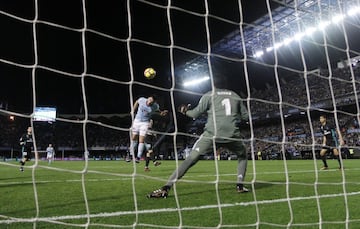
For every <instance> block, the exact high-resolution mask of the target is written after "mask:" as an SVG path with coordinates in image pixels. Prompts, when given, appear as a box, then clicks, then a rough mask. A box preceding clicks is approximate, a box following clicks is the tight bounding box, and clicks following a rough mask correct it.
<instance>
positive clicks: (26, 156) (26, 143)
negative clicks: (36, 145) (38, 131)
mask: <svg viewBox="0 0 360 229" xmlns="http://www.w3.org/2000/svg"><path fill="white" fill-rule="evenodd" d="M19 142H20V146H21V155H22V158H21V160H20V171H21V172H23V171H24V165H25V162H27V161H30V160H31V149H32V147H33V138H32V127H31V126H29V127H28V128H27V131H26V133H25V134H23V135H22V136H21V138H20V141H19Z"/></svg>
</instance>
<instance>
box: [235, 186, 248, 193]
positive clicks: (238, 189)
mask: <svg viewBox="0 0 360 229" xmlns="http://www.w3.org/2000/svg"><path fill="white" fill-rule="evenodd" d="M236 189H237V192H238V193H246V192H249V189H247V188H245V187H244V185H242V184H238V185H237V186H236Z"/></svg>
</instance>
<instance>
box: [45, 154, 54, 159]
mask: <svg viewBox="0 0 360 229" xmlns="http://www.w3.org/2000/svg"><path fill="white" fill-rule="evenodd" d="M53 157H54V155H53V154H52V153H48V154H47V155H46V159H51V158H53Z"/></svg>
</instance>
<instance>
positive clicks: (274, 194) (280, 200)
mask: <svg viewBox="0 0 360 229" xmlns="http://www.w3.org/2000/svg"><path fill="white" fill-rule="evenodd" d="M144 163H145V162H144V161H142V162H141V163H140V164H135V163H126V162H124V161H88V163H86V162H85V161H56V162H54V163H53V164H51V165H48V164H47V162H45V161H39V163H38V164H37V166H34V161H32V162H29V163H27V167H26V168H25V171H24V172H20V171H19V167H18V166H19V165H18V163H16V162H14V161H13V162H1V163H0V196H1V197H0V198H1V200H0V228H7V229H8V228H9V229H13V228H257V226H258V228H306V229H308V228H354V229H355V228H360V226H359V225H360V214H359V213H360V166H359V165H360V161H359V160H345V161H344V165H345V170H344V171H340V170H337V169H336V168H337V161H335V160H329V161H328V164H329V166H330V169H329V170H327V171H318V169H319V168H320V167H321V161H313V160H290V161H286V163H285V162H284V161H281V160H278V161H277V160H274V161H255V162H252V161H249V164H248V170H247V176H246V182H247V184H246V187H248V188H249V189H250V190H251V192H249V193H245V194H244V193H243V194H239V193H237V192H236V189H235V181H236V161H235V160H233V161H217V162H216V161H211V160H209V161H205V160H204V161H199V162H198V163H197V164H196V165H195V166H194V167H192V168H191V169H190V170H189V171H188V173H187V174H186V175H185V176H184V177H183V179H181V180H180V181H179V182H178V183H177V184H176V186H175V187H174V188H173V189H172V190H171V191H170V194H169V197H168V198H167V199H148V198H146V194H147V193H149V192H151V191H152V190H154V189H157V188H159V187H161V186H162V185H163V184H164V183H165V182H166V180H167V178H168V177H169V175H170V174H171V173H172V172H173V170H174V168H175V167H176V162H175V161H162V164H161V165H160V166H158V167H154V166H152V164H150V169H151V171H150V172H144ZM179 163H181V161H179ZM315 166H316V167H315Z"/></svg>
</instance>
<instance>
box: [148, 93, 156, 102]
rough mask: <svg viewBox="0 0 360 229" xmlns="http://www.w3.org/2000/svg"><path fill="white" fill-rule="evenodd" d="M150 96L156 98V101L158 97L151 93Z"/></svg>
mask: <svg viewBox="0 0 360 229" xmlns="http://www.w3.org/2000/svg"><path fill="white" fill-rule="evenodd" d="M149 97H152V98H153V99H154V101H156V99H157V96H156V95H155V94H151V95H149Z"/></svg>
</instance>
